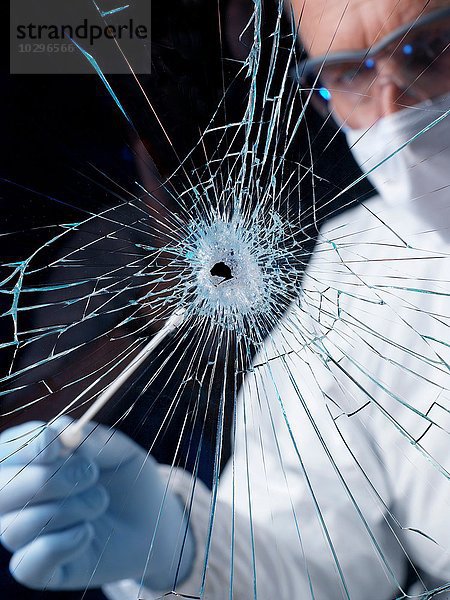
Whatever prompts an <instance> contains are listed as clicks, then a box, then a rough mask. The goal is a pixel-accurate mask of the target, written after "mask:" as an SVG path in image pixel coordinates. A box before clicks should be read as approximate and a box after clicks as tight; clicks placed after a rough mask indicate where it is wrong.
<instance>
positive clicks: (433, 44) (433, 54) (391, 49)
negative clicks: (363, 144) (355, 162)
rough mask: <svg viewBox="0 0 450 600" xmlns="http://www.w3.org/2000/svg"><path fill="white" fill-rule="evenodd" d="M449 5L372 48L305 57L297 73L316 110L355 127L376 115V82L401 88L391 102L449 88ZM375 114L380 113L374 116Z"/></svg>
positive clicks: (411, 101)
mask: <svg viewBox="0 0 450 600" xmlns="http://www.w3.org/2000/svg"><path fill="white" fill-rule="evenodd" d="M449 45H450V7H446V8H441V9H438V10H435V11H433V12H430V13H428V14H425V15H423V16H422V17H420V18H418V19H416V20H415V21H413V22H410V23H408V24H406V25H403V26H402V27H399V28H398V29H396V30H394V31H392V32H391V33H390V34H389V35H387V36H386V37H384V38H383V39H382V40H381V41H380V42H378V43H377V44H375V45H373V46H372V47H371V48H366V49H364V50H361V51H357V52H350V51H349V52H337V53H334V54H327V55H323V56H318V57H315V58H311V59H307V60H304V61H302V62H300V63H299V64H298V65H297V66H296V76H297V78H298V80H299V81H300V83H301V86H302V88H303V89H304V90H305V91H306V92H309V91H310V92H311V98H312V101H313V103H314V105H315V106H316V108H317V109H318V110H319V111H320V112H321V113H322V114H323V115H328V114H329V113H330V112H331V110H332V109H333V110H335V111H336V112H337V113H338V116H339V119H340V120H341V121H349V122H350V123H351V121H352V115H353V114H354V113H355V112H356V111H358V121H359V125H360V122H361V121H363V122H364V121H366V124H368V125H370V124H371V122H373V121H374V120H376V117H377V114H376V113H377V110H378V107H377V103H378V102H379V96H380V94H379V91H380V90H379V86H380V85H383V84H385V83H386V81H387V80H392V81H393V82H394V83H395V84H396V86H397V88H398V89H399V90H401V92H400V94H399V95H398V98H396V99H395V101H396V102H397V103H399V104H401V105H406V106H410V105H414V104H417V103H419V102H422V101H424V100H428V99H432V98H436V97H438V96H440V95H442V94H445V93H447V92H449V91H450V53H449ZM378 116H380V115H378Z"/></svg>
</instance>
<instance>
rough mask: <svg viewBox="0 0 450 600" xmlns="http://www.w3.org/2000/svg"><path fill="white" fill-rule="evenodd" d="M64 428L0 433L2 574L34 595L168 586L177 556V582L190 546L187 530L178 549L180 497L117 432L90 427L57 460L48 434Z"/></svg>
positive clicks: (33, 426) (182, 528)
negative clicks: (7, 554)
mask: <svg viewBox="0 0 450 600" xmlns="http://www.w3.org/2000/svg"><path fill="white" fill-rule="evenodd" d="M70 422H71V420H70V419H68V418H67V417H63V418H62V419H59V420H58V421H57V423H55V424H53V425H52V426H51V427H48V426H45V424H44V423H39V422H30V423H26V424H24V425H21V426H18V427H14V428H11V429H9V430H7V431H6V432H4V433H3V434H2V435H1V436H0V460H1V461H2V462H1V463H0V519H1V520H0V534H1V535H0V540H1V542H2V543H3V545H4V546H5V547H6V548H7V549H9V550H10V551H11V552H13V556H12V559H11V563H10V569H11V573H12V574H13V576H14V577H15V579H17V580H18V581H19V582H20V583H22V584H24V585H26V586H28V587H31V588H36V589H42V588H46V589H50V590H74V589H84V588H85V587H99V586H101V585H103V584H105V583H110V582H113V581H118V580H121V579H134V580H136V581H137V582H140V581H141V579H142V578H143V583H144V585H145V586H147V587H150V588H152V589H157V590H170V589H172V587H173V584H174V581H175V576H176V571H177V567H178V562H179V557H180V553H181V552H182V560H181V565H180V569H179V574H178V581H181V580H182V579H183V578H185V577H186V576H187V575H188V574H189V571H190V568H191V565H192V562H193V559H194V550H195V549H194V541H193V537H192V534H191V532H190V531H189V530H188V532H187V535H186V541H185V542H184V546H183V541H184V537H185V532H186V518H185V516H184V514H183V511H184V508H183V506H182V503H181V501H180V500H179V499H178V497H176V496H175V495H174V494H172V493H170V492H166V482H165V481H163V480H162V478H161V475H160V473H159V471H158V467H157V463H156V462H155V461H154V459H153V458H152V457H150V456H148V455H147V453H146V452H145V451H144V450H143V449H142V448H141V447H140V446H138V445H137V444H136V443H134V442H133V441H132V440H131V439H130V438H128V437H127V436H126V435H124V434H123V433H121V432H119V431H117V430H114V429H110V428H107V427H104V426H101V425H98V426H96V425H95V424H92V425H91V426H90V427H89V428H88V430H87V431H85V436H86V439H85V440H84V441H83V443H82V444H81V445H80V447H79V448H78V449H77V450H76V451H75V452H73V453H72V454H71V455H69V456H66V457H64V456H63V453H64V452H63V447H62V444H61V442H60V441H59V439H58V434H59V432H60V431H62V430H63V429H64V428H65V427H67V426H68V424H69V423H70ZM161 506H162V509H161ZM155 529H156V533H155ZM154 534H155V535H154ZM153 536H154V539H153V548H152V551H151V552H150V547H151V545H152V538H153ZM148 557H149V558H148ZM147 559H148V563H147Z"/></svg>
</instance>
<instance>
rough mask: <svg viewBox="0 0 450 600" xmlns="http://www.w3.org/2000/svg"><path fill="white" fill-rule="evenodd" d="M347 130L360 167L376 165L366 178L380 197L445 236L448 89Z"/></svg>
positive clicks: (449, 225)
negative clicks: (365, 127) (366, 126)
mask: <svg viewBox="0 0 450 600" xmlns="http://www.w3.org/2000/svg"><path fill="white" fill-rule="evenodd" d="M447 113H449V114H448V116H446V115H447ZM440 117H443V118H442V119H441V120H440V121H439V122H438V123H436V124H435V125H433V126H432V127H430V129H428V130H427V131H424V132H423V133H421V134H420V135H418V136H417V137H416V138H414V136H415V135H417V134H419V132H421V131H422V130H424V129H426V128H427V127H428V126H430V125H431V124H432V123H433V122H434V121H435V120H436V119H439V118H440ZM345 133H346V137H347V142H348V144H349V146H350V148H351V150H352V153H353V155H354V157H355V159H356V161H357V162H358V164H359V165H360V167H361V169H362V170H363V171H364V172H365V173H368V172H369V171H371V169H374V170H373V171H371V172H370V174H369V175H368V177H369V179H370V180H371V182H372V183H373V185H374V186H375V187H376V189H377V191H378V193H379V194H380V196H381V197H382V198H383V199H384V200H385V201H386V202H388V203H389V204H391V205H394V206H395V207H399V208H400V207H403V206H404V207H405V208H406V210H407V211H408V213H409V214H411V216H415V217H416V218H418V219H420V220H421V221H423V222H424V225H426V226H428V227H431V228H433V229H436V230H437V231H438V232H439V233H440V234H441V236H444V237H446V238H449V237H450V94H447V95H445V96H442V97H440V98H438V99H437V100H434V101H429V102H426V103H423V104H419V105H417V106H414V107H411V108H405V109H403V110H401V111H400V112H397V113H394V114H392V115H389V116H387V117H384V118H382V119H380V120H379V121H377V123H376V124H375V125H374V126H373V127H371V128H370V129H368V130H363V129H349V130H347V131H346V132H345ZM412 138H414V139H412ZM410 140H411V141H410ZM408 142H409V143H408ZM404 144H407V145H405V146H404V147H403V148H402V146H403V145H404ZM400 148H401V149H400ZM399 149H400V150H399ZM397 151H398V152H397ZM391 154H392V155H393V156H391V157H390V158H388V157H389V156H390V155H391ZM385 159H387V160H385ZM383 160H385V162H383ZM380 163H381V164H380ZM377 165H378V166H377Z"/></svg>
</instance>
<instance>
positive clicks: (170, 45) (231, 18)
mask: <svg viewBox="0 0 450 600" xmlns="http://www.w3.org/2000/svg"><path fill="white" fill-rule="evenodd" d="M252 7H253V3H252V2H251V0H221V1H220V2H219V4H216V3H215V2H211V1H210V0H174V1H173V2H171V3H170V5H169V4H168V3H167V1H160V0H155V1H154V2H152V75H151V76H148V77H144V78H143V82H144V86H145V89H146V92H147V93H148V95H149V97H150V98H151V100H152V103H153V105H154V108H155V112H156V114H157V115H158V117H159V118H160V119H161V121H162V122H163V124H164V127H165V128H166V130H167V132H168V134H169V136H170V138H171V139H172V141H173V143H174V146H175V150H176V152H174V151H173V149H172V148H170V147H169V146H168V144H167V140H166V138H165V136H164V135H163V134H162V133H161V130H160V128H159V126H158V124H157V122H156V119H155V117H154V116H153V115H152V114H151V111H149V109H148V106H147V105H146V104H145V102H143V100H142V97H141V95H140V94H138V93H137V89H136V84H135V83H134V82H133V81H132V80H131V79H130V78H129V77H126V76H114V77H111V78H110V81H111V83H112V85H113V88H114V89H115V91H116V93H117V94H118V95H119V97H120V98H121V99H122V100H123V104H124V105H125V106H126V108H127V110H128V111H129V113H130V114H131V115H132V117H133V121H134V122H135V124H136V129H137V130H138V133H139V137H140V139H141V140H142V142H143V143H144V146H145V148H146V149H147V151H148V152H149V154H150V156H151V157H152V159H153V161H154V163H155V165H156V167H157V169H158V170H159V173H160V175H161V176H162V177H167V176H169V175H170V173H171V172H172V171H173V169H174V168H176V166H177V165H178V158H177V156H176V155H177V154H178V156H185V155H186V154H187V153H188V152H189V151H190V149H191V148H192V147H193V146H194V145H195V143H196V142H197V140H198V134H199V131H200V130H202V128H204V127H205V125H206V124H207V123H208V121H209V118H210V116H211V115H212V113H213V112H214V111H215V109H216V107H217V106H218V103H219V100H220V98H221V97H222V94H223V85H224V82H225V84H226V85H228V84H229V83H230V82H231V81H233V80H234V77H235V75H236V72H237V69H238V65H237V63H236V62H233V61H230V60H227V59H229V58H233V59H243V58H245V56H246V53H247V46H246V42H245V37H244V43H241V42H239V39H238V35H239V32H240V31H241V29H242V27H243V25H245V23H246V19H247V17H248V15H249V14H251V10H252ZM275 8H276V5H275V3H274V2H271V1H266V2H265V3H264V10H265V18H264V27H265V29H266V33H268V34H269V33H270V32H271V31H272V28H273V23H274V19H275V18H276V11H275ZM219 12H220V17H221V23H222V29H221V30H220V29H219V19H218V14H219ZM284 32H285V34H286V36H287V37H286V39H287V40H288V35H289V33H290V25H289V23H287V22H285V23H284ZM219 34H220V35H219ZM249 35H250V38H251V31H250V33H249ZM220 40H221V43H220ZM282 45H283V44H282ZM288 47H289V42H288V41H287V42H286V44H285V48H288ZM286 52H287V50H286ZM280 55H281V56H282V55H283V51H280ZM267 56H268V51H267V52H266V54H264V53H263V64H264V60H266V62H267ZM263 71H264V69H263ZM1 79H2V80H1V84H2V86H1V89H2V93H1V98H0V103H1V106H0V108H1V111H0V115H1V117H0V118H1V119H2V127H1V131H2V145H1V150H0V152H1V154H2V156H1V168H0V203H1V221H0V230H1V233H10V232H17V235H14V236H6V237H3V238H0V251H1V255H2V257H3V258H2V260H1V262H2V263H5V262H11V261H12V260H14V259H16V260H17V259H18V258H19V257H21V256H25V255H28V254H29V253H30V251H32V250H33V249H34V248H36V247H38V246H39V245H40V244H42V243H43V242H44V241H45V240H46V239H48V231H49V230H48V226H49V225H52V224H56V223H64V222H73V221H76V220H81V218H83V216H85V214H86V212H85V211H92V212H98V211H99V210H101V209H102V208H106V207H108V206H114V203H115V202H117V194H119V187H118V186H119V185H120V186H123V188H125V189H131V188H133V186H134V183H133V182H134V181H135V180H136V179H140V180H142V179H145V170H146V169H147V168H148V169H150V167H149V165H148V164H146V160H145V159H142V155H141V153H140V152H139V145H138V143H137V141H136V138H135V137H134V134H133V132H130V129H129V127H127V126H126V124H125V123H124V119H123V118H122V116H121V114H120V112H119V110H118V109H117V107H116V106H115V105H114V103H113V102H112V100H111V97H110V96H109V94H108V93H107V92H106V90H105V88H104V86H103V84H102V83H101V82H100V80H99V79H98V78H97V77H96V76H95V75H92V76H64V75H59V76H37V75H27V76H17V75H15V76H14V75H13V76H11V75H8V73H7V65H5V69H4V71H3V75H2V78H1ZM247 85H248V83H247V82H245V81H244V80H243V79H241V80H238V81H237V82H235V83H234V84H233V86H232V87H231V90H230V92H229V94H228V95H227V104H226V107H227V115H226V117H225V115H222V117H221V118H222V119H223V121H224V122H225V121H226V120H227V121H228V122H232V121H233V120H234V119H239V118H240V115H241V114H242V110H243V106H244V103H245V101H246V94H247V91H248V89H247ZM305 122H306V123H307V124H308V135H309V139H310V140H312V154H313V162H314V171H315V173H316V174H317V175H318V176H319V177H320V179H317V180H316V182H315V190H314V191H315V198H316V202H317V205H318V206H319V208H320V206H324V205H326V209H324V210H323V211H322V212H320V210H319V217H320V218H321V219H322V220H324V219H326V218H327V216H329V215H330V214H335V212H336V211H337V210H341V209H342V208H343V207H345V206H346V205H347V204H348V203H349V202H354V201H357V199H358V198H359V197H361V196H364V195H366V194H370V193H371V190H370V189H369V188H368V187H367V186H366V185H364V184H363V185H360V186H358V187H357V188H354V189H353V190H352V194H351V196H347V195H346V196H342V197H341V198H340V199H339V202H334V203H333V204H331V205H330V204H328V200H330V199H331V198H332V197H333V196H334V194H336V192H337V191H339V190H340V189H342V188H343V187H345V185H346V184H347V183H348V182H350V181H352V180H353V179H355V178H356V176H357V175H358V170H357V168H356V165H355V164H354V163H353V161H352V160H351V159H350V157H349V155H348V152H347V149H346V146H345V143H344V141H343V139H342V138H341V136H340V135H338V136H335V131H334V130H333V128H331V127H328V126H325V127H324V126H323V123H322V122H321V120H320V118H319V117H318V116H317V115H315V114H314V113H313V112H312V111H311V110H308V111H307V114H306V117H305ZM330 140H333V141H332V142H331V144H330V143H329V142H330ZM309 150H310V146H309V143H308V136H307V135H306V131H305V128H304V127H303V128H300V130H299V133H298V135H297V137H296V140H295V143H294V144H293V147H292V160H293V161H295V160H300V161H301V162H302V163H305V164H307V162H308V160H309ZM144 155H145V152H144ZM336 157H339V159H337V158H336ZM196 161H197V162H198V164H202V161H203V162H204V157H202V156H201V155H200V154H199V155H198V156H197V155H196V154H195V153H194V155H193V156H192V157H191V162H192V166H193V167H195V165H196ZM99 171H103V172H104V173H105V174H107V175H108V176H109V177H111V178H113V179H114V181H115V182H116V184H118V185H112V184H110V183H108V182H107V181H106V180H105V178H104V177H103V176H102V175H101V174H100V173H99ZM312 197H313V193H312V187H311V179H308V178H307V179H305V184H304V185H303V187H302V208H303V207H306V208H307V207H310V206H311V205H312ZM309 225H310V228H311V238H313V236H314V231H315V225H314V224H313V223H310V224H309ZM10 335H11V332H10V331H8V330H7V328H6V329H4V330H3V331H2V337H4V338H8V337H10ZM0 360H1V361H3V363H0V364H1V367H2V371H3V369H4V368H6V366H7V364H6V363H7V360H8V357H7V356H6V355H3V356H0ZM82 360H83V359H82V357H81V358H80V361H81V362H82ZM80 368H81V367H80ZM179 370H180V373H179V377H181V376H182V373H183V363H181V365H180V368H179ZM144 381H145V377H142V378H141V379H140V380H139V381H138V382H137V383H136V385H135V386H134V387H133V388H132V389H131V390H129V392H128V394H127V396H126V397H125V398H121V399H120V401H119V400H118V401H117V402H116V403H114V404H112V405H111V406H110V408H109V412H108V414H106V415H105V417H104V421H105V422H110V423H113V422H114V421H115V418H117V417H118V416H119V415H121V414H122V413H123V406H124V405H126V404H127V401H130V400H131V401H134V400H135V399H136V398H138V397H139V392H140V389H142V386H143V382H144ZM176 382H177V377H174V379H173V384H172V386H173V387H172V388H171V387H170V386H169V387H165V388H164V390H163V392H162V391H161V388H159V389H158V385H157V384H155V386H152V387H151V388H150V389H149V390H147V391H146V393H145V394H144V395H143V396H142V397H140V398H139V400H138V402H137V403H136V405H135V407H134V410H133V411H132V412H131V413H130V415H129V416H128V417H127V419H126V420H124V421H123V422H122V424H121V428H122V429H124V430H125V431H126V432H127V433H128V434H129V435H131V436H132V437H134V438H135V439H136V440H137V441H138V442H139V443H140V444H142V445H143V446H144V447H147V448H148V447H149V446H150V444H151V442H152V440H153V437H154V433H155V431H156V430H157V429H158V427H159V425H160V423H161V422H162V420H163V419H164V416H165V411H166V410H167V406H168V404H170V400H171V397H172V392H173V390H174V389H175V388H176V385H177V383H176ZM220 384H221V382H220V381H217V382H215V385H217V386H219V389H220ZM185 396H186V398H185V404H184V405H183V403H180V405H179V408H178V409H177V410H176V411H175V412H174V414H173V416H172V419H171V421H170V424H169V425H168V426H167V427H166V428H165V432H164V434H163V436H162V439H161V442H160V443H159V444H158V446H157V447H156V448H155V450H154V454H155V456H156V457H157V459H158V460H160V461H163V462H170V460H171V459H172V457H173V455H174V452H175V445H176V442H177V441H178V438H179V435H178V433H177V432H178V431H179V428H180V426H181V423H182V420H183V418H184V414H185V411H186V406H188V405H189V402H190V397H191V396H192V390H189V389H187V390H186V392H185ZM127 399H128V400H127ZM149 407H151V418H149V410H150V408H149ZM47 410H48V416H50V415H51V414H52V407H47ZM210 410H211V411H212V412H211V413H210V414H208V419H205V420H204V421H205V423H206V424H207V426H206V429H205V430H202V429H201V427H200V426H199V425H198V424H197V422H194V423H193V424H192V428H193V434H192V440H193V443H192V444H191V445H189V444H186V447H185V448H182V450H181V454H182V455H184V464H186V466H187V468H191V469H192V467H193V463H194V460H195V454H196V449H197V446H198V444H201V446H202V449H201V460H200V469H199V475H200V477H201V478H202V479H203V480H204V481H205V483H206V484H208V485H210V484H211V472H212V469H211V465H212V461H213V455H214V447H215V442H216V429H215V414H214V410H213V409H210ZM45 411H46V407H40V418H45V417H46V414H45ZM2 412H3V410H2ZM32 417H35V415H33V414H31V413H26V414H24V415H22V418H23V419H25V420H28V419H29V418H32ZM231 418H232V403H230V405H228V406H227V407H226V422H225V427H224V443H225V446H224V452H223V459H222V463H225V462H226V460H227V458H228V456H229V454H230V451H231V447H230V443H229V429H230V423H231ZM202 423H203V421H202ZM12 424H14V423H13V422H12V421H11V419H5V418H2V419H1V420H0V429H5V428H6V427H9V426H11V425H12ZM144 425H145V426H144ZM8 561H9V555H8V553H7V552H6V551H5V550H3V549H1V550H0V594H1V597H2V599H3V598H4V599H5V600H16V599H19V598H20V599H21V600H22V599H23V600H38V599H39V600H44V599H46V600H47V599H48V600H50V599H51V598H61V600H63V599H67V600H69V599H75V598H81V595H82V593H81V592H74V593H60V592H57V593H50V592H33V591H30V590H27V589H25V588H23V587H21V586H19V585H17V584H16V583H15V582H14V581H13V579H12V578H11V576H10V575H9V573H8V567H7V565H8ZM83 598H86V600H94V599H95V598H103V595H102V594H101V592H100V591H98V590H91V591H89V592H87V593H86V594H85V595H84V596H83Z"/></svg>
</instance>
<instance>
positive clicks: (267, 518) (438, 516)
mask: <svg viewBox="0 0 450 600" xmlns="http://www.w3.org/2000/svg"><path fill="white" fill-rule="evenodd" d="M367 208H369V209H370V210H368V209H367ZM367 208H366V207H364V206H358V207H356V208H353V209H351V210H350V211H348V212H346V213H344V214H342V215H341V216H339V217H337V218H335V219H332V220H331V221H330V222H329V223H328V224H327V227H326V229H325V230H324V231H323V232H322V234H321V239H320V241H319V243H318V246H317V248H316V250H315V253H314V257H313V259H312V261H311V263H310V265H309V267H308V271H307V276H306V277H305V280H304V290H303V298H302V300H301V302H300V303H299V306H298V305H296V306H293V307H292V308H291V310H290V311H289V313H288V314H287V315H286V316H285V318H284V320H283V322H282V323H281V324H280V325H279V327H278V328H277V330H276V331H275V332H274V333H273V335H272V336H271V338H270V339H269V340H268V341H267V343H266V346H265V348H264V349H263V350H262V351H261V352H260V354H259V356H258V357H257V358H256V362H255V364H256V365H258V364H259V365H260V366H256V367H255V371H254V372H253V373H250V374H249V376H248V377H247V381H246V383H245V384H244V386H243V390H242V391H241V394H240V399H239V402H238V410H237V429H236V435H235V440H234V458H233V459H232V460H230V462H229V464H228V465H227V467H226V469H225V472H224V473H223V475H222V477H221V479H220V485H219V491H218V497H217V505H216V507H215V517H214V526H213V530H212V538H211V545H210V550H209V556H208V568H207V571H206V579H205V588H204V595H203V597H204V598H210V599H212V600H221V599H225V598H229V597H230V591H229V590H230V581H231V579H232V581H233V598H235V599H236V600H248V599H250V598H254V597H257V598H258V599H259V600H288V599H289V600H303V599H307V598H315V599H316V600H338V599H340V598H347V597H349V598H351V599H352V600H390V599H391V598H394V597H400V596H401V595H402V593H401V591H400V590H401V589H404V588H403V586H404V583H405V576H406V575H405V574H406V563H407V557H409V558H410V560H411V562H412V563H413V564H414V565H415V567H417V569H419V570H420V571H421V573H422V574H423V580H424V584H425V585H431V586H432V587H434V586H435V585H438V584H440V583H442V582H448V581H450V554H449V549H450V526H449V515H450V511H449V508H450V483H449V480H448V478H447V474H446V473H447V472H448V471H450V451H449V450H450V444H449V435H448V433H447V432H448V431H450V412H449V408H450V403H449V399H450V395H449V391H448V390H449V389H450V375H449V370H448V364H450V350H449V346H448V343H449V339H450V338H449V335H448V327H449V325H450V310H449V305H450V284H449V279H450V269H449V263H450V261H449V256H450V254H449V252H450V244H449V243H448V241H447V240H446V236H445V234H444V235H440V236H439V235H437V234H436V233H434V232H433V231H428V226H427V224H426V223H424V222H423V221H422V220H421V218H420V217H417V218H416V216H415V215H414V211H411V210H410V209H409V207H408V206H407V205H406V206H405V205H403V206H402V207H400V208H394V207H392V206H389V205H387V204H386V203H385V202H384V201H382V200H381V199H380V198H379V197H377V198H374V199H372V200H370V201H368V202H367ZM372 213H374V214H372ZM385 224H389V226H387V225H385ZM448 238H449V239H450V232H449V234H448ZM405 241H406V242H407V243H408V244H409V247H408V246H406V245H405V243H404V242H405ZM427 291H431V292H435V293H427ZM446 344H447V345H446ZM268 358H271V359H272V360H268ZM417 441H419V443H416V442H417ZM172 483H173V487H174V490H175V491H176V492H177V493H178V494H180V495H181V496H182V497H183V498H184V500H185V502H186V503H187V504H188V503H189V502H190V496H191V491H192V484H193V480H192V478H191V476H190V475H189V474H187V473H185V472H183V471H181V470H178V471H177V472H176V474H175V476H174V477H173V482H172ZM210 513H211V494H210V492H209V491H208V490H207V489H206V488H205V487H204V486H203V485H202V484H201V483H199V482H197V483H196V485H195V496H194V501H193V505H192V512H191V524H192V530H193V532H194V536H195V538H196V544H197V553H196V560H195V564H194V567H193V570H192V574H191V576H190V578H189V579H188V580H187V581H185V582H183V583H182V584H181V585H179V586H178V587H177V591H178V592H179V593H184V594H191V595H198V594H199V588H200V584H201V580H202V574H203V566H204V561H205V548H206V539H207V535H208V525H209V516H210ZM233 532H234V534H233ZM232 540H233V544H232ZM231 556H233V557H234V560H233V561H231ZM416 589H417V590H418V593H420V591H421V592H422V593H423V592H424V585H422V584H421V583H419V584H418V587H417V588H416ZM404 591H405V590H404ZM105 592H106V593H107V595H108V596H109V597H110V598H111V599H112V600H122V599H123V600H133V599H137V598H145V599H146V600H147V599H149V598H156V597H159V596H160V595H161V594H157V593H154V592H152V591H151V590H145V589H140V588H139V586H138V585H137V584H136V583H134V582H131V581H126V582H118V583H117V584H112V585H109V586H105ZM417 597H419V596H417ZM441 597H443V598H447V596H446V595H442V596H439V598H441Z"/></svg>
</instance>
